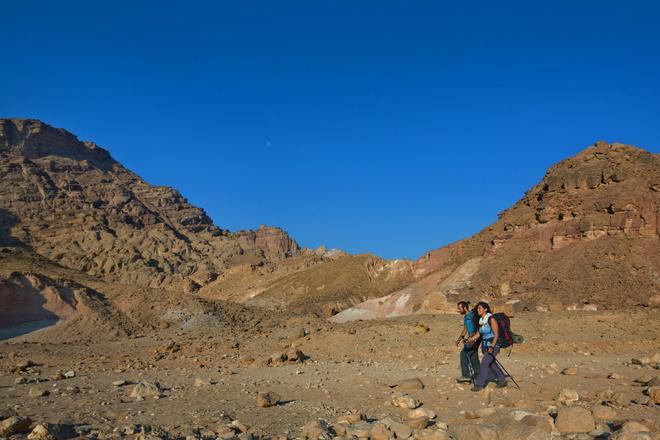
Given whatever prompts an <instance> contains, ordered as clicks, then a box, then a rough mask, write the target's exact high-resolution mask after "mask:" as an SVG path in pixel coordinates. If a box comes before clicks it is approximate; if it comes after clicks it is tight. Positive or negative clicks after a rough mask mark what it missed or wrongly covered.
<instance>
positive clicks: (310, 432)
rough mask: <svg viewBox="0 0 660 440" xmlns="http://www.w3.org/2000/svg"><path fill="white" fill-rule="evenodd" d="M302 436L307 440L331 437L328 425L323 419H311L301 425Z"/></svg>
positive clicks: (323, 439)
mask: <svg viewBox="0 0 660 440" xmlns="http://www.w3.org/2000/svg"><path fill="white" fill-rule="evenodd" d="M302 436H303V438H306V439H308V440H319V439H322V440H328V439H330V438H331V435H330V426H329V425H328V422H326V421H325V420H323V419H318V420H312V421H311V422H307V423H306V424H305V426H303V428H302Z"/></svg>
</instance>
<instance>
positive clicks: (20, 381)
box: [14, 376, 28, 385]
mask: <svg viewBox="0 0 660 440" xmlns="http://www.w3.org/2000/svg"><path fill="white" fill-rule="evenodd" d="M26 383H28V381H27V379H26V378H24V377H23V376H20V377H17V378H16V379H15V380H14V384H15V385H23V384H26Z"/></svg>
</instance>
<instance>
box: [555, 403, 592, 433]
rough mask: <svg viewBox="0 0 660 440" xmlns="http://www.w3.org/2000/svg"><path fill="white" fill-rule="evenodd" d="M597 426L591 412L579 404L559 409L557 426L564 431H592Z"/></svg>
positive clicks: (558, 429) (560, 430)
mask: <svg viewBox="0 0 660 440" xmlns="http://www.w3.org/2000/svg"><path fill="white" fill-rule="evenodd" d="M595 427H596V424H595V421H594V417H593V416H592V415H591V412H589V411H588V410H586V409H584V408H580V407H579V406H571V407H568V408H562V409H560V410H559V414H558V415H557V420H556V421H555V428H557V431H559V432H564V433H577V432H591V431H593V430H594V428H595Z"/></svg>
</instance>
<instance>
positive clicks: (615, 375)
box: [607, 372, 623, 380]
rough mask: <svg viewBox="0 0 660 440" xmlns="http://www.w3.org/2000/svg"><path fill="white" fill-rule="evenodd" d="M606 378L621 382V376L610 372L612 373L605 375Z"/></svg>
mask: <svg viewBox="0 0 660 440" xmlns="http://www.w3.org/2000/svg"><path fill="white" fill-rule="evenodd" d="M607 378H608V379H614V380H621V379H623V375H621V374H619V373H614V372H612V373H610V374H608V375H607Z"/></svg>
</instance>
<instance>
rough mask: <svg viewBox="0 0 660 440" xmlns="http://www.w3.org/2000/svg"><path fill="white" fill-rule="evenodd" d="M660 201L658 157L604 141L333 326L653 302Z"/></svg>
mask: <svg viewBox="0 0 660 440" xmlns="http://www.w3.org/2000/svg"><path fill="white" fill-rule="evenodd" d="M659 202H660V157H659V156H658V155H656V154H652V153H649V152H648V151H645V150H642V149H640V148H636V147H632V146H628V145H623V144H616V143H615V144H608V143H606V142H597V143H596V144H595V145H594V146H592V147H589V148H587V149H586V150H584V151H582V152H581V153H580V154H578V155H577V156H575V157H572V158H569V159H566V160H563V161H561V162H559V163H557V164H556V165H554V166H552V167H551V168H550V169H549V170H548V172H547V173H546V175H545V177H544V178H543V179H542V180H541V181H540V182H539V183H538V184H537V185H535V186H534V187H533V188H531V189H530V190H529V191H527V193H526V194H525V195H524V196H523V197H522V198H521V199H520V200H519V201H518V202H517V203H516V204H515V205H514V206H512V207H511V208H509V209H507V210H505V211H504V212H502V213H500V214H499V220H498V221H497V222H496V223H495V224H493V225H491V226H489V227H487V228H485V229H484V230H482V231H481V232H479V233H478V234H475V235H474V236H472V237H470V238H467V239H465V240H461V241H459V242H457V243H454V244H451V245H448V246H445V247H443V248H440V249H437V250H434V251H431V252H429V253H428V254H426V255H424V256H422V257H421V258H420V259H419V260H417V261H416V262H415V263H414V266H413V271H414V277H415V280H414V281H413V282H412V283H410V284H409V285H407V286H406V287H404V288H403V289H401V290H399V291H396V292H393V293H391V294H389V295H387V296H384V297H382V298H376V299H372V300H369V301H367V302H365V303H363V304H360V305H357V306H355V307H352V308H350V309H348V310H345V311H344V312H343V313H340V314H339V315H337V316H335V317H333V318H332V320H334V321H336V322H343V321H349V320H355V319H370V318H382V317H390V316H401V315H408V314H413V313H442V312H446V311H453V310H454V308H455V303H456V301H458V300H463V299H466V298H467V299H470V300H473V301H474V300H479V299H485V300H487V301H489V302H491V303H495V304H496V305H499V306H500V307H502V308H504V306H505V305H506V304H505V303H507V302H510V305H511V304H513V302H516V301H517V302H520V304H518V305H517V307H528V308H531V309H532V310H533V308H532V307H533V305H534V304H536V308H537V309H539V310H548V309H560V310H561V309H564V310H595V309H600V308H614V307H616V308H618V307H621V306H623V305H635V304H645V305H653V304H654V303H655V299H654V295H657V292H658V289H660V284H659V282H658V280H659V279H660V278H659V275H658V274H660V254H659V253H658V252H657V249H658V245H659V240H658V239H659V237H660V214H659V212H658V204H659ZM512 301H513V302H512ZM521 304H522V306H521ZM510 308H513V307H510Z"/></svg>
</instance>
